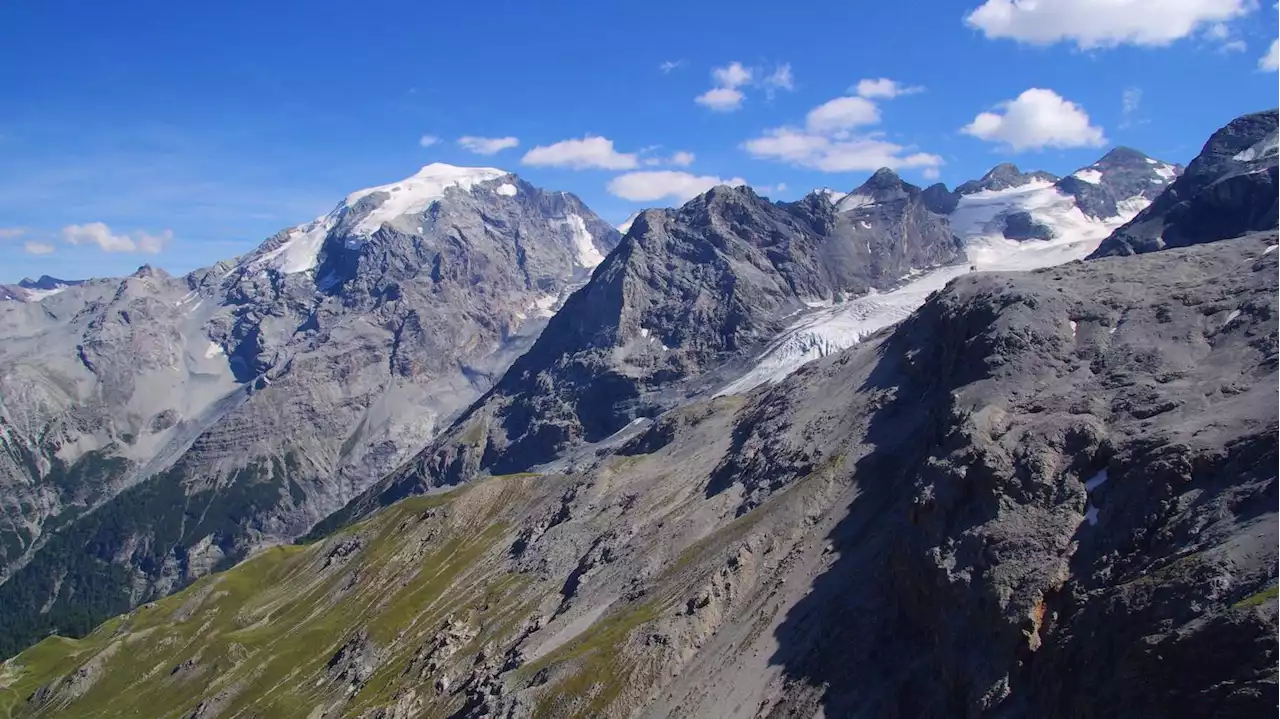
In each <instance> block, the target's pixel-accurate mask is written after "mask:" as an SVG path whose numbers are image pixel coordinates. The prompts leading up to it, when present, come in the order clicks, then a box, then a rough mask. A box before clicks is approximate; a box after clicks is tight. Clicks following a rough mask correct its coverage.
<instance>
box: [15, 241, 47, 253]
mask: <svg viewBox="0 0 1280 719" xmlns="http://www.w3.org/2000/svg"><path fill="white" fill-rule="evenodd" d="M22 249H23V251H25V252H26V253H27V254H28V255H47V254H50V253H52V252H53V245H50V244H48V243H46V242H32V241H28V242H26V243H23V245H22Z"/></svg>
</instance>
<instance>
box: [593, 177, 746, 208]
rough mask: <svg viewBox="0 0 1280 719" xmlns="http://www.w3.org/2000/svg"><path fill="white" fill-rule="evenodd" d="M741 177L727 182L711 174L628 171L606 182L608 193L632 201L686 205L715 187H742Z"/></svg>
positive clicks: (744, 182) (742, 180)
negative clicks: (663, 200)
mask: <svg viewBox="0 0 1280 719" xmlns="http://www.w3.org/2000/svg"><path fill="white" fill-rule="evenodd" d="M745 184H747V181H746V180H744V179H742V178H741V177H734V178H731V179H728V180H724V179H721V178H719V177H713V176H710V175H692V174H689V173H687V172H676V171H673V170H657V171H654V172H628V173H627V174H625V175H619V176H617V177H615V178H613V179H612V180H610V181H609V187H608V189H609V194H611V195H613V196H615V197H621V198H622V199H624V200H631V201H633V202H652V201H654V200H661V199H664V198H672V199H675V200H678V201H680V202H685V201H687V200H690V199H692V198H694V197H697V196H698V195H700V194H702V193H704V192H706V191H707V190H710V189H711V188H713V187H715V186H716V185H734V186H736V185H745Z"/></svg>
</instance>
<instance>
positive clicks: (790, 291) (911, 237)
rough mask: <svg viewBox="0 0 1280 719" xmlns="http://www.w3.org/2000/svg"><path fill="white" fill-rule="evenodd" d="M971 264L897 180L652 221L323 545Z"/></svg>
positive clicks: (687, 208)
mask: <svg viewBox="0 0 1280 719" xmlns="http://www.w3.org/2000/svg"><path fill="white" fill-rule="evenodd" d="M962 258H963V252H962V250H961V248H960V245H959V242H958V240H957V239H956V238H955V237H954V236H953V235H952V234H951V232H950V230H949V228H948V225H947V222H946V220H945V218H943V217H941V216H940V215H937V214H936V213H934V212H932V211H931V210H929V209H928V207H927V206H926V203H925V202H924V199H923V197H922V193H921V191H920V190H919V188H916V187H914V186H912V185H908V184H906V183H904V182H902V181H901V179H899V178H898V177H897V175H895V174H894V173H892V172H891V171H889V170H883V171H881V172H879V173H876V175H875V176H874V177H873V178H872V179H871V180H869V181H868V182H867V184H866V185H864V186H863V187H861V188H859V189H857V190H855V191H854V192H853V193H851V194H849V195H847V196H845V197H844V199H841V200H840V201H839V202H838V203H836V204H832V203H831V202H830V200H828V199H827V198H826V197H825V196H820V195H816V194H815V195H810V196H809V197H807V198H805V199H804V200H801V201H800V202H796V203H777V204H775V203H771V202H769V201H768V200H766V199H764V198H761V197H759V196H757V195H756V194H755V193H754V192H752V191H751V190H750V189H749V188H729V187H717V188H714V189H712V190H710V191H709V192H707V193H706V194H704V195H702V196H701V197H698V198H696V199H694V200H692V201H690V202H689V203H688V204H686V205H684V206H683V207H681V208H680V209H679V210H666V211H658V210H650V211H646V212H645V213H643V214H641V215H640V216H639V217H637V218H636V219H635V220H634V221H633V223H632V225H631V228H630V230H629V232H628V234H627V237H626V238H625V239H624V240H623V242H622V244H621V245H620V246H619V247H618V249H617V250H616V251H615V252H614V253H613V254H612V255H610V256H609V258H608V259H606V260H605V262H604V263H603V264H601V266H600V267H599V268H598V269H597V270H596V272H595V275H594V276H593V277H592V280H591V282H590V283H589V284H587V286H585V287H584V288H582V289H581V290H579V291H578V292H576V293H575V294H574V295H573V296H572V297H571V298H569V300H568V301H567V302H566V304H565V307H564V308H563V310H561V312H559V313H558V314H557V315H556V316H555V317H554V318H552V320H551V321H550V323H549V324H548V326H547V329H546V331H545V332H543V334H542V335H541V336H540V337H539V339H538V341H537V342H536V343H535V344H534V345H533V347H532V348H531V349H530V350H529V352H528V353H527V354H525V355H524V356H523V357H521V358H520V359H519V360H517V361H516V362H515V363H514V364H513V365H512V367H511V369H510V370H509V371H508V372H507V373H506V375H504V377H503V378H502V380H501V381H500V382H499V383H498V384H497V385H496V386H495V387H494V389H493V390H491V391H490V392H489V393H488V395H487V396H486V397H485V398H484V399H483V400H482V401H481V402H479V403H477V404H476V405H475V406H473V407H471V408H470V409H469V410H468V411H467V413H466V414H464V415H463V416H462V417H461V418H459V420H458V421H457V422H456V423H455V425H454V426H453V427H452V428H451V429H450V430H448V431H447V432H446V433H445V434H443V435H442V436H441V437H440V438H439V439H438V440H437V441H435V442H434V443H433V444H432V445H431V446H430V447H428V448H427V449H426V450H424V451H423V453H421V454H420V455H419V456H418V457H417V458H416V459H415V460H414V461H413V462H412V463H410V464H408V465H406V466H405V467H404V468H402V469H401V470H399V471H397V472H396V473H395V474H393V475H391V476H389V477H388V478H387V479H386V480H384V481H383V482H382V483H380V484H379V485H378V486H377V487H376V488H373V489H371V490H369V491H368V492H367V493H366V495H365V496H364V497H361V498H360V499H358V500H357V501H356V502H355V503H353V504H352V505H351V506H349V507H348V508H347V509H345V510H344V511H343V512H341V513H339V514H337V515H335V516H334V517H331V518H330V519H328V520H326V522H325V523H324V524H323V525H321V527H320V529H321V530H324V529H325V528H327V527H331V526H336V525H337V524H338V523H340V522H342V521H345V520H347V519H350V518H351V517H353V516H360V515H362V514H364V513H366V512H368V511H371V510H372V509H374V508H376V507H377V506H381V505H384V504H386V503H389V502H392V501H395V500H396V499H399V498H401V497H404V496H406V495H408V494H412V493H416V492H419V491H423V490H424V489H426V488H428V487H432V486H440V485H447V484H456V483H458V482H461V481H465V480H467V479H469V478H470V477H472V476H473V475H475V474H476V473H478V472H481V471H490V472H492V473H495V474H504V473H512V472H519V471H523V470H526V469H528V468H529V467H532V466H534V465H537V464H540V463H543V462H547V461H551V460H552V459H554V458H556V457H557V456H558V455H559V454H560V453H561V452H562V451H564V450H565V449H566V448H569V447H572V446H574V445H576V444H580V443H582V442H598V441H601V440H603V439H606V438H608V437H610V436H611V435H613V434H615V433H617V432H618V431H620V430H622V429H623V428H624V427H626V426H627V425H628V423H630V422H632V421H633V420H635V419H637V418H645V417H652V416H654V415H656V414H658V413H659V412H660V411H661V410H662V409H665V408H666V407H669V406H671V404H672V403H673V402H675V401H677V400H678V398H679V397H680V396H681V394H682V393H684V392H688V391H693V390H694V389H696V388H697V387H699V386H702V385H703V384H705V383H706V382H707V381H709V380H710V378H711V377H714V374H715V373H714V370H715V369H716V368H718V367H720V366H722V365H724V364H725V363H728V362H732V361H734V360H735V359H740V358H742V357H744V356H746V355H747V354H748V353H750V352H751V351H753V350H755V349H757V348H759V347H760V346H761V344H762V343H764V342H766V341H767V340H769V339H771V338H773V337H775V336H776V335H777V334H778V333H779V331H780V330H781V329H782V328H784V327H785V326H786V323H787V322H788V318H789V317H791V316H793V315H794V314H795V313H796V312H798V311H801V310H803V309H805V308H806V307H807V306H808V305H810V304H812V303H815V302H818V303H822V302H831V301H833V300H834V299H836V298H840V297H844V296H846V295H858V294H863V293H866V292H868V291H869V290H872V289H885V288H890V287H894V286H896V285H897V284H898V283H900V282H901V281H902V279H903V278H904V277H905V276H907V275H909V274H910V273H911V272H912V271H913V270H920V269H923V268H929V267H936V266H941V265H946V264H951V263H955V262H957V261H960V260H961V259H962Z"/></svg>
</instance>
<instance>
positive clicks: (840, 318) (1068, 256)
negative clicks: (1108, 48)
mask: <svg viewBox="0 0 1280 719" xmlns="http://www.w3.org/2000/svg"><path fill="white" fill-rule="evenodd" d="M1148 204H1149V203H1148V201H1147V200H1145V199H1142V198H1141V197H1135V198H1133V199H1130V200H1126V201H1124V202H1122V203H1120V205H1121V206H1120V214H1119V215H1117V216H1115V217H1109V218H1107V219H1105V220H1098V219H1094V218H1092V217H1089V216H1088V215H1085V214H1084V213H1083V212H1081V211H1080V209H1079V208H1078V207H1076V204H1075V199H1074V198H1073V197H1071V196H1070V195H1066V194H1063V193H1062V192H1060V191H1059V190H1058V189H1057V188H1056V187H1054V186H1053V183H1050V182H1046V181H1043V180H1034V181H1032V182H1030V183H1028V184H1025V185H1020V186H1018V187H1010V188H1007V189H1004V190H984V191H982V192H976V193H973V194H971V195H965V196H964V197H962V198H961V199H960V204H959V206H957V207H956V209H955V211H954V212H953V213H952V214H951V226H952V230H953V231H954V232H955V233H956V235H957V236H959V237H960V238H961V239H962V240H963V241H964V243H965V254H966V256H967V257H968V260H969V261H968V263H966V264H964V265H955V266H951V267H943V268H940V269H936V270H933V271H930V272H927V273H924V274H918V275H914V276H908V277H904V278H903V282H904V284H902V286H901V287H899V288H898V289H895V290H893V291H890V292H885V293H875V292H872V293H870V294H867V295H864V296H862V297H858V298H856V299H853V300H849V301H846V302H844V303H840V304H832V303H831V301H830V300H810V301H807V302H806V303H805V304H806V305H808V306H809V307H810V308H811V309H812V311H810V312H806V313H805V314H804V315H803V316H801V317H800V318H799V319H798V320H796V322H795V323H794V324H792V325H791V327H789V328H788V329H787V331H786V332H784V333H783V334H782V336H780V337H779V338H778V339H776V340H774V341H773V342H772V343H771V344H770V345H769V346H768V347H766V348H765V350H764V351H763V352H761V353H760V355H759V356H758V357H757V358H756V360H755V363H754V365H753V366H752V368H751V369H750V370H749V371H748V372H747V373H746V374H744V375H743V376H742V377H739V378H738V379H737V380H735V381H733V382H732V383H730V384H728V385H727V386H725V387H724V388H723V389H721V390H720V391H719V392H718V393H717V395H725V394H737V393H741V392H746V391H748V390H751V389H753V388H755V387H758V386H760V385H762V384H767V383H772V382H777V381H780V380H782V379H784V378H786V377H787V376H788V375H790V374H791V373H792V372H795V371H796V370H797V369H799V368H800V367H802V366H803V365H805V364H806V363H808V362H810V361H812V360H815V359H818V358H819V357H824V356H826V355H828V354H831V353H833V352H839V351H840V350H843V349H846V348H848V347H851V346H853V345H855V344H857V343H858V342H860V341H862V340H863V339H864V338H866V337H867V336H869V335H871V334H873V333H875V332H877V331H879V330H881V329H884V328H885V327H888V326H890V325H893V324H896V323H898V322H900V321H902V320H903V319H905V318H906V317H907V316H908V315H910V314H911V313H912V312H914V311H915V310H916V309H917V308H918V307H920V305H922V304H924V302H925V300H926V299H928V297H929V295H930V294H931V293H933V292H935V291H937V290H940V289H942V288H943V287H945V286H946V285H947V283H948V282H950V281H951V280H953V279H955V278H957V277H960V276H962V275H965V274H967V273H969V272H971V271H973V270H972V269H971V268H976V269H977V270H978V271H988V272H991V271H1008V270H1034V269H1039V268H1042V267H1052V266H1053V265H1060V264H1063V263H1066V262H1072V261H1074V260H1080V259H1084V258H1085V257H1086V256H1088V254H1089V253H1090V252H1092V251H1093V250H1095V249H1097V247H1098V245H1099V244H1100V243H1101V242H1102V240H1104V239H1106V237H1107V236H1108V235H1110V234H1111V233H1112V231H1114V230H1115V229H1116V228H1117V227H1120V226H1121V225H1123V224H1124V223H1126V222H1128V221H1129V220H1131V219H1133V217H1134V216H1135V215H1137V214H1138V212H1139V211H1141V210H1142V208H1144V207H1146V206H1147V205H1148ZM1019 211H1024V212H1028V213H1030V214H1031V217H1032V219H1034V220H1035V221H1036V222H1038V223H1040V224H1043V225H1045V226H1047V227H1048V228H1049V229H1050V230H1051V231H1052V232H1053V239H1051V240H1023V241H1017V240H1010V239H1006V238H1005V237H1004V232H1003V229H1004V219H1003V218H1004V216H1005V215H1007V214H1008V213H1010V212H1019Z"/></svg>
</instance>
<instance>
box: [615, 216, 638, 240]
mask: <svg viewBox="0 0 1280 719" xmlns="http://www.w3.org/2000/svg"><path fill="white" fill-rule="evenodd" d="M639 216H640V213H639V212H632V213H631V216H630V217H628V218H627V219H625V220H623V221H622V224H621V225H618V227H617V228H616V229H617V230H618V232H621V233H622V234H624V235H625V234H627V233H628V232H630V231H631V225H632V223H634V222H635V221H636V218H637V217H639Z"/></svg>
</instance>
